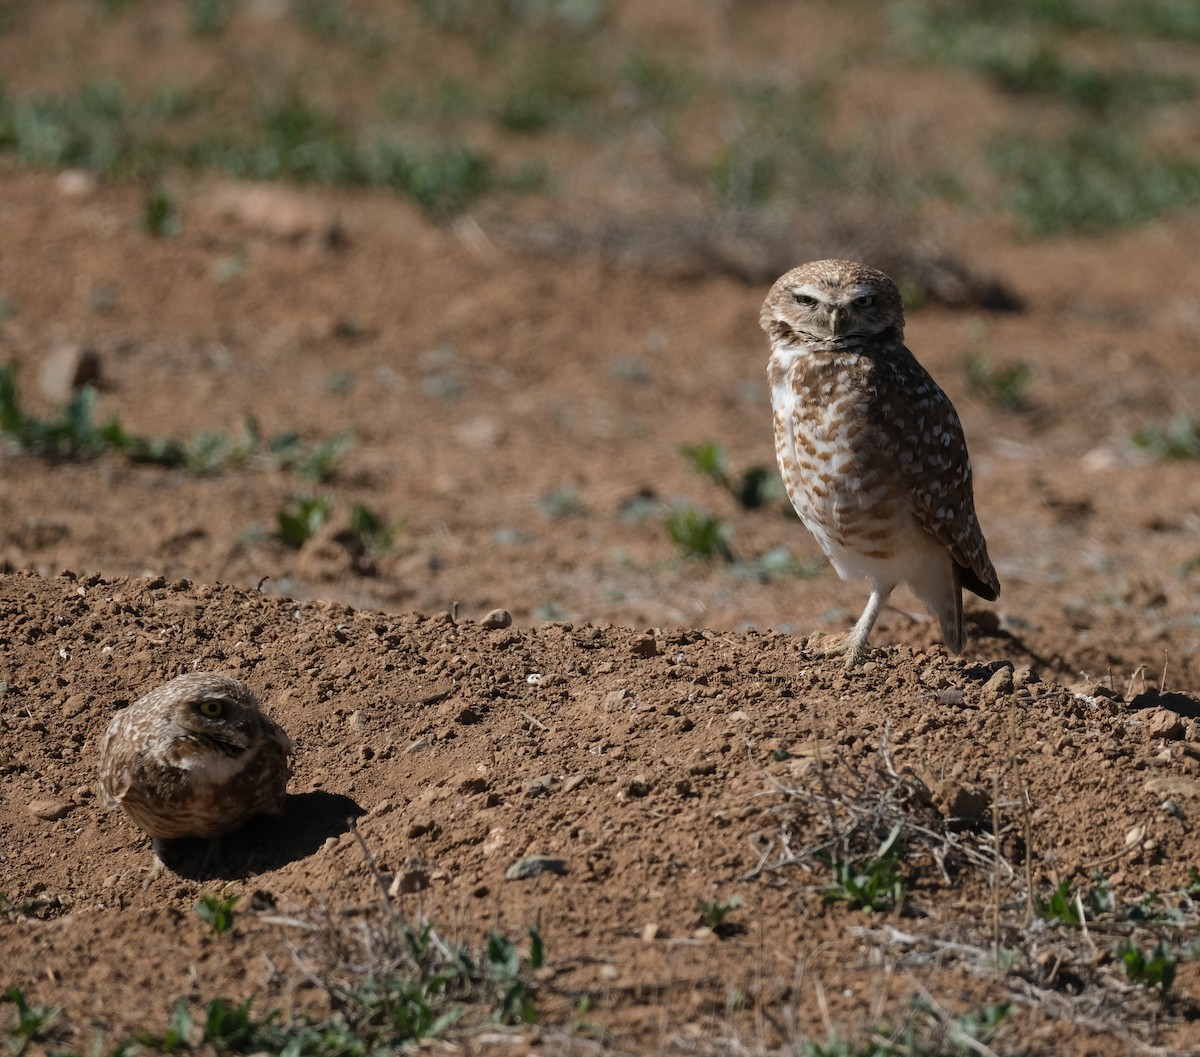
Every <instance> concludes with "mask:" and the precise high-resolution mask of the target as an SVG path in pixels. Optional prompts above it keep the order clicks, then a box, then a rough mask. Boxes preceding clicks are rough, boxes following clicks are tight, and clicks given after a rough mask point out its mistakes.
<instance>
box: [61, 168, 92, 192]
mask: <svg viewBox="0 0 1200 1057" xmlns="http://www.w3.org/2000/svg"><path fill="white" fill-rule="evenodd" d="M54 186H55V187H56V188H57V189H58V193H59V194H60V195H62V196H63V197H64V198H86V197H87V196H88V195H90V194H91V193H92V192H93V191H94V190H95V189H96V178H95V177H94V176H93V175H92V174H91V173H90V172H85V171H84V170H83V169H64V170H63V171H62V172H60V173H59V174H58V178H57V179H56V180H55V181H54Z"/></svg>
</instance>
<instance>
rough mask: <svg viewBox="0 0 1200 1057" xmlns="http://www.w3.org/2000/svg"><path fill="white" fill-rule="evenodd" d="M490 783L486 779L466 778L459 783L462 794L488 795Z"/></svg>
mask: <svg viewBox="0 0 1200 1057" xmlns="http://www.w3.org/2000/svg"><path fill="white" fill-rule="evenodd" d="M487 790H488V783H487V779H486V778H464V779H463V780H462V781H461V782H459V783H458V791H459V792H460V793H486V792H487Z"/></svg>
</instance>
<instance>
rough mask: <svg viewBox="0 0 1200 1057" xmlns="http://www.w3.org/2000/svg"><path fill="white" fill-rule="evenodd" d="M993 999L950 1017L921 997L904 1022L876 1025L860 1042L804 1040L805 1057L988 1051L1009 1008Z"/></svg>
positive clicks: (922, 1056)
mask: <svg viewBox="0 0 1200 1057" xmlns="http://www.w3.org/2000/svg"><path fill="white" fill-rule="evenodd" d="M1011 1008H1012V1007H1011V1005H1010V1004H1009V1003H1007V1002H997V1003H994V1004H992V1005H989V1006H985V1007H984V1008H983V1009H982V1010H979V1011H975V1010H968V1011H967V1012H966V1013H962V1014H960V1015H959V1016H957V1017H952V1016H950V1015H949V1014H948V1013H946V1011H945V1010H942V1009H939V1008H937V1007H936V1006H934V1005H933V1003H931V1002H929V1001H928V1000H925V999H917V1000H915V1001H914V1002H913V1004H912V1010H911V1013H910V1015H909V1017H908V1019H907V1020H906V1021H905V1023H904V1024H902V1025H899V1026H893V1025H891V1024H888V1023H886V1022H885V1023H882V1024H878V1025H876V1026H875V1027H874V1028H873V1029H872V1030H871V1031H870V1032H869V1033H868V1034H867V1037H866V1038H865V1039H864V1040H863V1041H861V1042H854V1041H852V1040H851V1039H849V1038H848V1037H845V1036H843V1035H841V1034H839V1033H838V1032H836V1031H835V1032H834V1033H833V1034H832V1035H831V1036H830V1037H829V1038H828V1039H826V1041H825V1042H823V1043H818V1042H812V1041H807V1042H805V1043H804V1049H803V1051H802V1052H803V1053H804V1055H805V1057H951V1055H955V1057H957V1055H965V1054H969V1053H992V1052H993V1051H992V1050H991V1049H990V1048H988V1044H989V1043H991V1042H992V1041H994V1040H995V1038H996V1036H997V1035H998V1034H999V1033H1000V1031H1001V1029H1002V1027H1003V1025H1004V1022H1005V1020H1006V1019H1007V1017H1008V1014H1009V1012H1010V1010H1011Z"/></svg>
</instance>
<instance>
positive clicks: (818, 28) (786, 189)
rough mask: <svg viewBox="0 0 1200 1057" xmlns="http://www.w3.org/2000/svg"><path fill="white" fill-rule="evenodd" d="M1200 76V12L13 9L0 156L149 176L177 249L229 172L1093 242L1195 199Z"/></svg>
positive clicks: (332, 5) (760, 7)
mask: <svg viewBox="0 0 1200 1057" xmlns="http://www.w3.org/2000/svg"><path fill="white" fill-rule="evenodd" d="M1197 76H1200V4H1197V3H1196V2H1195V0H976V2H972V3H960V2H955V0H896V2H892V3H878V2H867V0H851V2H845V0H837V2H835V0H806V2H794V0H740V2H738V3H736V4H735V3H720V2H717V0H711V2H705V3H699V2H697V3H693V4H678V3H667V2H646V3H634V2H621V0H173V2H170V3H163V2H161V0H39V3H37V4H31V3H28V2H26V0H0V152H2V153H3V154H4V155H8V156H10V157H14V158H17V159H19V160H20V162H22V163H24V164H27V165H32V166H45V167H55V168H58V167H77V168H83V169H87V170H91V171H93V172H95V173H98V174H100V175H101V176H103V177H104V178H110V179H114V180H125V179H130V180H138V181H141V182H143V183H144V184H145V185H146V187H147V227H148V228H149V229H150V230H152V231H153V232H155V233H157V234H170V233H171V230H172V223H173V217H172V210H171V192H170V188H171V181H172V180H173V179H179V178H181V176H183V175H186V174H189V173H221V174H227V175H229V176H233V177H238V178H249V179H255V180H287V181H295V182H300V183H307V184H322V185H337V186H353V187H377V188H387V189H389V190H394V191H397V192H400V193H402V194H403V195H406V196H408V197H409V198H411V199H412V201H414V202H415V203H416V204H417V205H418V206H419V207H420V208H421V209H423V210H424V211H426V212H427V213H428V214H429V215H430V216H431V217H433V218H435V219H437V220H444V219H447V218H452V217H454V216H455V215H458V214H460V213H462V212H463V211H465V210H472V209H476V208H482V207H484V206H487V207H488V208H493V209H495V208H501V207H502V208H503V211H504V213H505V215H508V216H515V217H528V216H531V215H533V214H530V213H528V212H522V211H523V210H525V211H528V210H530V209H532V208H533V207H531V206H530V205H529V203H530V202H538V201H541V202H554V203H556V204H557V207H558V208H559V209H560V211H561V210H563V209H566V208H567V207H569V206H572V205H577V206H578V207H579V210H580V212H579V214H578V216H579V217H584V218H586V217H592V218H594V217H596V216H597V215H601V214H606V213H610V214H613V215H624V216H629V215H634V216H644V215H659V214H661V213H663V212H666V213H673V214H679V213H687V214H688V215H691V216H695V215H705V216H708V217H722V218H726V219H725V222H726V223H727V224H736V223H744V224H747V225H749V228H748V230H755V225H756V224H757V225H763V226H767V227H770V226H778V225H780V224H804V223H806V222H809V221H811V220H812V218H813V215H814V213H815V212H819V213H821V214H822V215H828V216H832V217H833V219H834V220H835V221H837V222H839V223H843V224H850V225H851V226H853V225H855V224H860V225H866V224H869V225H877V224H879V223H882V222H883V219H882V218H887V222H888V223H895V224H904V223H906V222H910V221H911V220H912V219H913V218H914V217H918V216H921V215H922V213H925V212H929V211H932V212H935V213H939V212H940V213H941V214H943V215H944V214H946V213H947V211H949V212H950V213H954V212H961V213H964V214H969V215H971V216H973V217H982V218H986V219H989V220H995V221H998V222H1000V223H1002V224H1003V225H1004V227H1005V228H1006V229H1007V230H1010V231H1011V232H1012V233H1013V234H1015V235H1017V236H1018V237H1032V238H1046V237H1054V236H1062V235H1067V236H1070V235H1094V234H1098V233H1104V232H1107V231H1111V230H1113V229H1114V228H1118V227H1121V226H1125V225H1133V224H1140V223H1145V222H1147V221H1151V220H1154V219H1155V218H1158V217H1161V216H1163V215H1165V214H1169V213H1171V212H1172V211H1175V210H1180V209H1186V208H1194V207H1195V206H1196V204H1197V203H1198V202H1200V135H1198V132H1200V128H1198V127H1197V126H1198V124H1200V108H1197V106H1196V90H1197ZM830 203H833V204H830ZM498 204H500V205H498ZM568 212H569V210H568ZM730 218H732V219H730ZM863 218H870V219H869V220H864V219H863ZM580 223H581V224H582V226H583V227H587V224H586V223H583V222H580ZM575 227H576V228H578V227H580V224H576V225H575ZM592 235H593V236H595V235H596V230H595V227H594V225H593V229H592ZM622 237H625V236H622ZM773 266H774V262H772V263H771V264H770V265H769V266H768V265H764V274H765V273H766V272H769V271H770V268H771V267H773ZM734 270H736V269H734ZM755 278H756V279H757V278H758V276H757V274H756V275H755Z"/></svg>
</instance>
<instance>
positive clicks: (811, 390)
mask: <svg viewBox="0 0 1200 1057" xmlns="http://www.w3.org/2000/svg"><path fill="white" fill-rule="evenodd" d="M759 322H760V323H761V324H762V328H763V330H765V331H766V332H767V336H768V337H769V338H770V339H771V359H770V362H769V363H768V366H767V374H768V377H769V378H770V382H771V403H772V406H773V408H774V412H775V451H776V454H777V455H778V457H779V469H780V472H781V473H782V475H783V483H784V484H785V485H786V486H787V492H788V495H789V496H790V497H791V500H792V505H793V506H794V507H795V508H796V513H797V514H799V515H800V519H801V520H802V521H803V522H804V524H805V525H806V526H807V527H808V529H809V531H810V532H811V533H812V534H813V535H814V536H816V538H817V542H818V543H820V545H821V549H822V550H823V551H824V552H825V554H826V556H827V557H828V558H829V560H830V561H831V562H832V563H833V567H834V568H835V569H836V570H837V573H838V575H839V576H840V577H841V578H842V579H843V580H849V579H851V578H856V579H857V578H862V579H866V580H869V581H870V582H871V597H870V599H869V600H868V602H867V606H866V608H865V609H864V610H863V614H862V616H861V617H859V619H858V623H857V624H855V626H854V630H853V631H851V632H850V634H849V635H848V636H847V637H846V640H845V642H844V644H843V645H842V646H841V647H840V649H841V651H842V652H843V653H844V655H845V658H846V667H848V668H849V667H853V666H854V665H855V664H857V663H859V662H860V661H861V660H863V658H864V657H866V655H867V653H868V652H869V651H868V646H867V640H868V639H869V637H870V635H871V628H872V627H873V626H874V624H875V620H876V618H877V617H878V616H879V611H880V610H881V609H882V608H883V604H884V603H885V602H886V601H887V598H888V595H890V594H891V592H892V589H893V588H894V587H895V586H896V585H897V584H899V583H901V582H903V583H907V584H908V585H909V587H911V588H912V590H913V592H914V593H915V594H916V595H917V597H918V598H920V599H921V601H922V602H924V603H925V606H926V607H927V608H928V609H929V611H930V613H932V614H933V615H934V616H936V617H937V619H938V622H939V623H940V624H941V628H942V637H943V638H944V639H945V641H946V645H947V646H948V647H949V648H950V649H951V650H952V651H954V652H955V653H959V652H961V650H962V648H963V645H964V643H965V642H966V637H967V636H966V628H965V626H964V624H963V611H962V588H964V587H965V588H967V589H968V590H970V591H974V592H975V594H977V595H980V596H981V597H983V598H986V599H987V600H988V601H992V600H994V599H995V598H996V596H997V595H998V594H999V592H1000V581H999V580H998V579H997V578H996V570H995V569H994V568H992V563H991V560H990V559H989V558H988V553H987V543H986V542H985V541H984V538H983V532H982V531H981V530H980V528H979V521H978V520H977V519H976V517H975V499H974V495H973V493H972V489H971V460H970V458H969V457H968V455H967V443H966V439H965V438H964V436H963V429H962V424H961V423H960V422H959V420H958V415H957V414H956V413H955V410H954V406H953V405H952V404H951V403H950V399H949V397H947V396H946V394H945V393H943V392H942V390H941V389H939V388H938V385H937V383H936V382H935V381H934V380H933V379H932V378H931V377H930V376H929V374H928V372H926V370H925V368H923V367H922V366H921V365H920V364H919V363H917V361H916V358H915V357H914V356H913V354H912V353H911V352H909V351H908V349H906V348H905V347H904V309H903V307H902V305H901V303H900V291H899V290H897V289H896V284H895V283H893V282H892V280H891V279H889V278H888V277H887V276H886V275H884V274H883V273H882V272H879V271H876V270H875V269H874V268H868V267H867V266H866V265H863V264H857V263H855V262H853V261H813V262H812V263H811V264H805V265H802V266H801V267H799V268H794V269H792V270H791V271H790V272H788V273H787V274H786V275H784V276H783V277H782V278H780V279H779V280H778V281H777V282H776V283H775V285H774V286H773V287H771V292H770V293H769V294H768V295H767V299H766V301H765V302H764V303H763V308H762V315H761V316H760V317H759Z"/></svg>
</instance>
